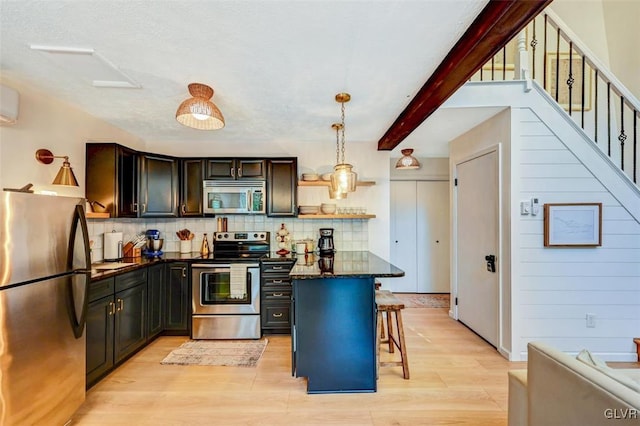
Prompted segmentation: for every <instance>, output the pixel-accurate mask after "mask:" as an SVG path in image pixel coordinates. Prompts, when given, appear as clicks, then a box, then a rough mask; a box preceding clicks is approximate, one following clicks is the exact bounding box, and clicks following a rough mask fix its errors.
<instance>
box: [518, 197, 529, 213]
mask: <svg viewBox="0 0 640 426" xmlns="http://www.w3.org/2000/svg"><path fill="white" fill-rule="evenodd" d="M530 213H531V200H527V201H520V214H521V215H527V214H530Z"/></svg>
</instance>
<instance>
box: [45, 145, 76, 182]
mask: <svg viewBox="0 0 640 426" xmlns="http://www.w3.org/2000/svg"><path fill="white" fill-rule="evenodd" d="M54 158H63V159H64V161H63V162H62V167H60V170H58V174H57V175H56V177H55V179H53V182H52V183H53V184H54V185H67V186H79V185H78V180H77V179H76V177H75V175H74V174H73V169H72V168H71V164H70V163H69V157H67V156H66V155H53V153H52V152H51V151H49V150H48V149H39V150H37V151H36V160H38V161H39V162H40V163H42V164H51V163H53V159H54Z"/></svg>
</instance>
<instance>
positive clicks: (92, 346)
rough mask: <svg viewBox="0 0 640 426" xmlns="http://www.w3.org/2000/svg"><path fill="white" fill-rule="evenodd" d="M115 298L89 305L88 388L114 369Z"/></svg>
mask: <svg viewBox="0 0 640 426" xmlns="http://www.w3.org/2000/svg"><path fill="white" fill-rule="evenodd" d="M114 313H115V302H114V298H113V296H108V297H103V298H102V299H98V300H96V301H93V302H91V303H89V306H88V308H87V329H86V336H87V360H86V367H87V368H86V372H87V387H90V386H91V385H93V384H94V383H95V382H96V381H97V379H99V378H100V377H101V376H102V375H103V374H105V373H106V372H108V371H109V370H110V369H111V367H113V362H114V361H113V325H114V324H113V315H114Z"/></svg>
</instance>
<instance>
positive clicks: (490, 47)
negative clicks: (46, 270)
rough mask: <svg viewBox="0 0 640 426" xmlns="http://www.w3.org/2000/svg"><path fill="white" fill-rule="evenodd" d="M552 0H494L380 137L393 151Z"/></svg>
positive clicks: (383, 145)
mask: <svg viewBox="0 0 640 426" xmlns="http://www.w3.org/2000/svg"><path fill="white" fill-rule="evenodd" d="M551 1H552V0H511V1H505V0H491V1H489V3H488V4H487V6H486V7H485V8H484V9H483V10H482V12H480V14H479V15H478V17H477V18H476V20H475V21H473V23H472V24H471V26H470V27H469V29H467V31H466V32H465V33H464V35H463V36H462V37H461V38H460V40H458V42H457V43H456V45H455V46H453V48H452V49H451V51H450V52H449V53H448V54H447V56H446V57H445V58H444V60H443V61H442V63H440V65H439V66H438V68H436V70H435V71H434V73H433V74H432V75H431V77H430V78H429V80H427V82H426V83H425V84H424V86H422V88H421V89H420V91H419V92H418V93H417V94H416V96H415V97H414V98H413V99H412V100H411V102H410V103H409V105H408V106H407V107H406V108H405V109H404V111H402V112H401V113H400V115H399V116H398V118H397V119H396V121H395V122H394V123H393V124H392V125H391V127H389V129H388V130H387V131H386V133H385V134H384V135H383V136H382V138H380V140H379V141H378V150H379V151H390V150H392V149H393V148H395V147H396V146H398V144H399V143H400V142H402V141H403V140H404V139H405V138H406V137H407V136H409V134H410V133H411V132H413V131H414V130H415V129H416V128H417V127H418V126H420V124H422V122H423V121H424V120H426V119H427V118H428V117H429V116H430V115H431V114H433V113H434V112H435V111H436V110H437V109H438V107H440V105H442V104H443V103H444V102H445V101H446V100H447V99H448V98H449V97H450V96H451V95H453V94H454V93H455V91H456V90H458V89H459V88H460V86H462V85H463V84H465V83H466V82H467V81H468V80H469V78H471V76H472V75H473V74H474V73H475V72H476V71H477V70H479V69H480V67H482V65H484V64H485V63H486V62H487V61H489V60H490V59H491V58H492V57H493V56H494V55H495V54H496V53H498V51H499V50H500V49H502V47H503V46H504V45H505V44H506V43H507V42H508V41H509V40H511V39H512V38H513V37H515V36H516V34H518V32H520V31H521V30H522V29H523V28H524V27H525V26H526V25H527V24H528V23H529V22H530V21H531V20H532V19H533V18H535V17H536V16H537V15H538V14H539V13H540V12H541V11H542V10H543V9H544V8H545V7H546V6H547V5H548V4H549V3H551Z"/></svg>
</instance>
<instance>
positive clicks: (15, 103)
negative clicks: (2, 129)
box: [0, 84, 20, 126]
mask: <svg viewBox="0 0 640 426" xmlns="http://www.w3.org/2000/svg"><path fill="white" fill-rule="evenodd" d="M19 107H20V95H19V94H18V92H17V91H15V90H13V89H12V88H11V87H7V86H3V85H1V84H0V126H9V125H12V124H16V121H18V109H19Z"/></svg>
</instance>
